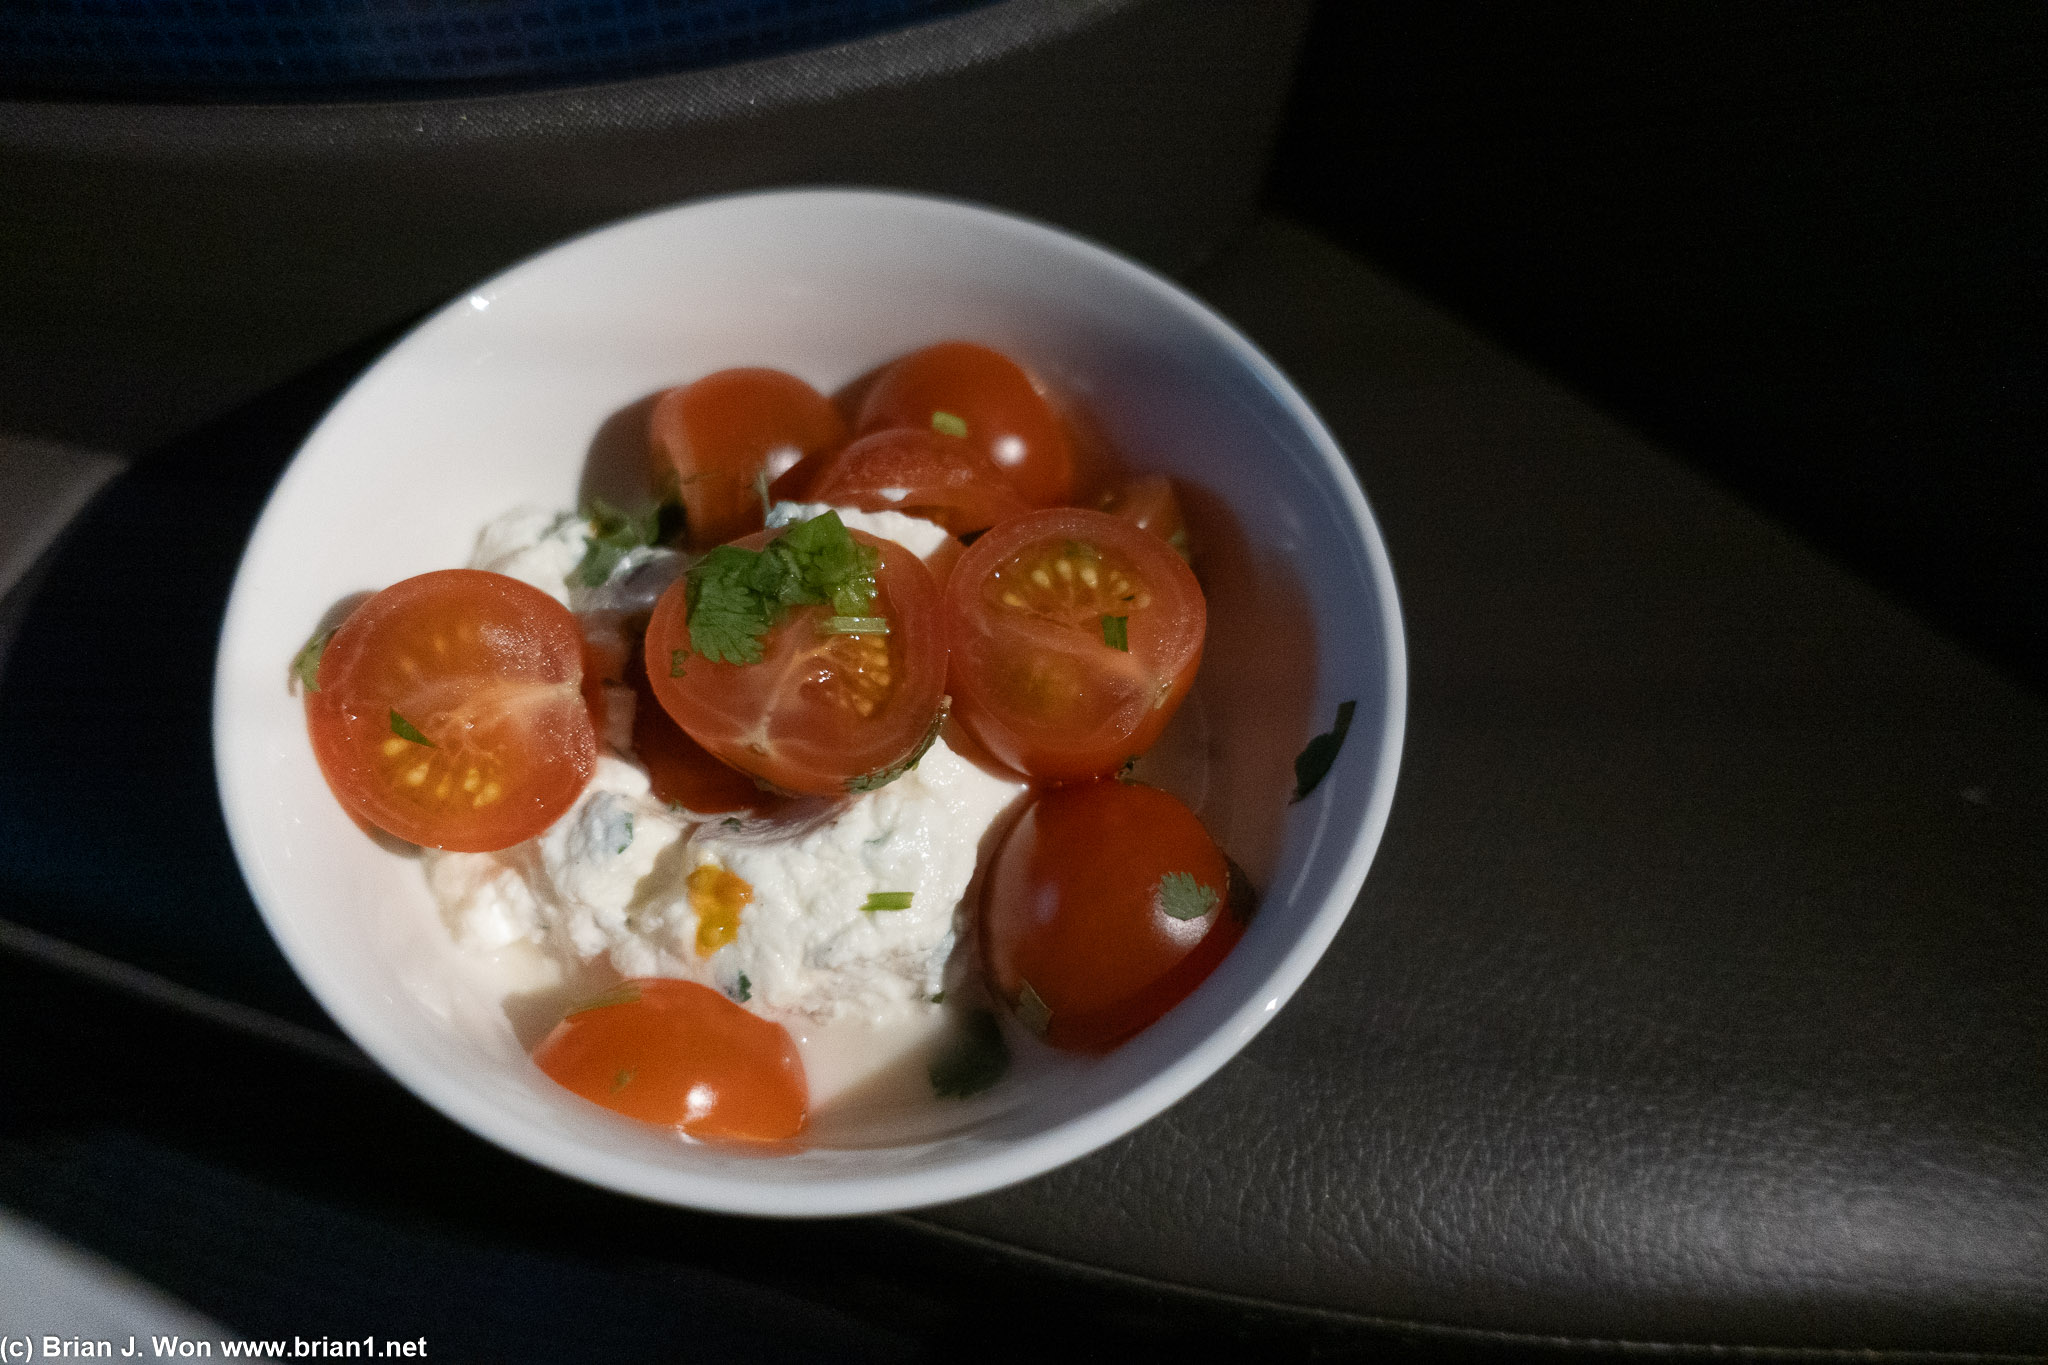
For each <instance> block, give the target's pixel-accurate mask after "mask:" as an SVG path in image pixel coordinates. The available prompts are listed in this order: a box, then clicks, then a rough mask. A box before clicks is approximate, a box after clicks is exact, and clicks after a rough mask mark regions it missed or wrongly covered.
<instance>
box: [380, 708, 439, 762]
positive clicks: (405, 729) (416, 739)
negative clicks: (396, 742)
mask: <svg viewBox="0 0 2048 1365" xmlns="http://www.w3.org/2000/svg"><path fill="white" fill-rule="evenodd" d="M391 733H392V734H394V735H397V736H398V737H399V738H400V739H409V740H411V741H412V742H413V743H415V744H424V745H426V746H427V747H428V748H429V749H437V748H439V747H440V746H439V745H437V744H435V743H434V741H433V740H431V739H428V738H427V737H426V736H425V735H423V734H421V733H420V732H419V730H418V729H417V728H415V727H414V725H413V723H412V722H411V721H409V720H407V719H406V718H405V717H404V716H401V715H399V714H398V712H396V711H393V712H392V713H391ZM400 752H401V753H403V752H404V751H403V750H400Z"/></svg>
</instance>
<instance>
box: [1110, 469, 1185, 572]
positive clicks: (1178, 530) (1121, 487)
mask: <svg viewBox="0 0 2048 1365" xmlns="http://www.w3.org/2000/svg"><path fill="white" fill-rule="evenodd" d="M1095 505H1096V506H1097V507H1099V508H1101V509H1102V510H1103V511H1105V512H1107V513H1109V514H1110V515H1111V516H1113V517H1122V518H1123V519H1124V520H1125V521H1128V522H1129V523H1131V525H1133V526H1136V527H1137V528H1138V529H1139V530H1142V531H1150V532H1151V533H1152V534H1153V535H1155V536H1158V537H1159V538H1160V539H1161V540H1163V541H1165V542H1166V543H1167V544H1168V545H1171V546H1172V547H1173V548H1174V551H1175V552H1176V553H1177V554H1179V555H1180V557H1181V558H1182V559H1186V558H1187V557H1188V519H1187V517H1186V516H1185V515H1184V514H1183V513H1182V512H1181V510H1180V496H1179V495H1178V494H1176V493H1175V492H1174V491H1173V480H1172V479H1169V478H1167V477H1166V476H1165V475H1164V474H1141V475H1139V476H1138V477H1137V478H1135V479H1127V480H1125V481H1124V482H1123V483H1120V484H1118V485H1117V486H1116V487H1115V488H1112V489H1111V490H1110V491H1109V492H1107V493H1105V494H1103V495H1102V497H1101V498H1100V499H1098V500H1097V501H1096V504H1095Z"/></svg>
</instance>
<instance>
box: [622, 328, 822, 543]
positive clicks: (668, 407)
mask: <svg viewBox="0 0 2048 1365" xmlns="http://www.w3.org/2000/svg"><path fill="white" fill-rule="evenodd" d="M648 442H649V444H650V446H651V447H652V448H653V450H654V453H655V455H656V457H657V459H658V460H659V461H661V462H662V463H663V465H664V466H665V468H666V469H667V470H668V471H670V472H672V473H673V475H674V477H675V480H676V491H677V494H678V496H680V497H681V499H682V503H683V511H684V515H685V517H686V518H687V520H688V532H689V539H690V544H691V545H692V546H693V547H695V548H697V549H699V550H705V549H709V548H710V547H712V546H714V545H723V544H724V543H725V542H727V541H729V540H735V539H737V538H738V537H740V536H743V535H746V534H748V533H749V532H752V531H758V530H760V529H761V517H762V512H763V508H762V506H761V494H760V491H759V488H758V486H757V484H758V481H759V480H760V479H762V478H764V477H765V478H766V479H769V480H773V479H775V478H776V477H778V476H779V475H781V474H783V473H785V472H786V471H787V470H789V469H790V468H792V467H794V466H795V465H796V464H798V463H799V462H800V461H801V460H802V459H803V458H804V457H805V456H807V455H815V454H821V453H823V452H825V451H828V450H835V449H837V448H838V447H840V446H841V445H844V444H845V443H846V423H845V421H844V420H843V419H842V418H841V417H840V415H839V410H838V409H837V408H835V407H833V406H832V404H831V402H830V401H829V400H828V399H826V398H825V396H824V395H823V394H821V393H819V392H818V391H817V390H816V389H814V388H812V387H811V386H810V385H809V384H806V383H805V382H804V381H803V380H801V379H798V378H797V377H796V376H795V375H793V374H785V373H783V372H782V371H781V370H770V369H760V368H743V369H733V370H720V371H718V372H717V373H715V374H709V375H706V376H704V378H702V379H699V380H698V381H697V382H696V383H694V384H688V385H685V386H684V387H682V388H678V389H670V390H668V391H667V392H666V393H663V394H662V395H661V396H660V397H659V398H657V399H656V400H655V403H654V408H653V411H652V412H651V413H650V414H649V416H648Z"/></svg>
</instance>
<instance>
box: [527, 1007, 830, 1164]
mask: <svg viewBox="0 0 2048 1365" xmlns="http://www.w3.org/2000/svg"><path fill="white" fill-rule="evenodd" d="M533 1060H534V1062H535V1063H536V1064H537V1065H538V1066H539V1067H540V1069H541V1070H542V1071H543V1072H545V1073H547V1075H548V1077H549V1079H551V1080H553V1081H554V1082H555V1083H556V1084H558V1085H561V1086H562V1087H564V1088H565V1089H568V1090H572V1091H574V1092H575V1093H576V1094H578V1095H581V1096H582V1097H583V1098H584V1099H586V1100H589V1101H590V1102H591V1103H593V1104H601V1105H603V1106H604V1107H605V1108H607V1109H610V1110H613V1111H615V1112H617V1113H620V1114H624V1115H626V1116H627V1117H628V1118H635V1119H639V1120H641V1121H642V1122H644V1123H658V1124H662V1125H664V1126H666V1127H672V1128H680V1129H682V1130H683V1131H684V1132H685V1133H688V1134H690V1135H691V1136H692V1137H699V1138H710V1139H714V1140H723V1141H731V1142H782V1141H787V1140H788V1139H790V1138H793V1137H795V1136H796V1135H797V1134H798V1133H800V1132H802V1131H803V1127H804V1120H805V1117H806V1114H807V1111H808V1109H809V1106H810V1092H809V1088H808V1086H807V1084H806V1083H805V1080H804V1068H803V1062H802V1060H801V1058H799V1057H798V1055H797V1050H796V1042H795V1040H794V1039H792V1038H791V1037H790V1036H789V1030H787V1029H785V1028H783V1027H782V1026H781V1025H780V1024H776V1023H773V1022H771V1021H769V1020H766V1019H763V1018H761V1017H760V1016H758V1015H755V1014H750V1013H748V1012H747V1011H746V1010H744V1009H741V1008H740V1007H739V1006H738V1005H735V1004H734V1003H733V1002H732V1001H730V1000H728V999H726V998H725V997H724V996H722V995H720V994H719V993H718V992H717V991H714V990H712V989H711V988H710V987H708V986H700V985H698V984H697V983H696V982H694V981H671V980H666V979H661V978H646V979H642V980H635V981H628V982H626V983H625V984H624V985H623V986H622V987H621V988H619V989H618V990H616V991H613V992H609V993H608V994H607V995H606V996H605V997H603V998H602V999H601V1000H600V1001H598V1002H593V1006H592V1007H590V1008H585V1009H582V1010H579V1011H576V1012H573V1013H571V1014H570V1015H569V1016H568V1017H567V1018H566V1019H564V1020H562V1022H561V1023H559V1024H557V1025H555V1028H554V1031H553V1032H552V1033H550V1034H548V1036H547V1037H546V1038H543V1039H542V1040H541V1043H540V1046H539V1047H537V1048H535V1049H534V1053H533Z"/></svg>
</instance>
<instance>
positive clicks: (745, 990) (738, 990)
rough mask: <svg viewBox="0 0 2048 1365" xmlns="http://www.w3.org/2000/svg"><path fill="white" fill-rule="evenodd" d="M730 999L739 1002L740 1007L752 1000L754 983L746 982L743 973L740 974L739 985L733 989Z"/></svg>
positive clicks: (745, 975)
mask: <svg viewBox="0 0 2048 1365" xmlns="http://www.w3.org/2000/svg"><path fill="white" fill-rule="evenodd" d="M732 998H733V999H735V1000H737V1001H739V1002H740V1003H741V1004H742V1005H744V1004H746V1003H747V1002H748V1001H749V1000H752V999H753V998H754V983H753V982H751V981H749V980H747V974H746V973H745V972H741V973H740V981H739V985H738V986H737V987H735V988H734V990H733V996H732Z"/></svg>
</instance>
